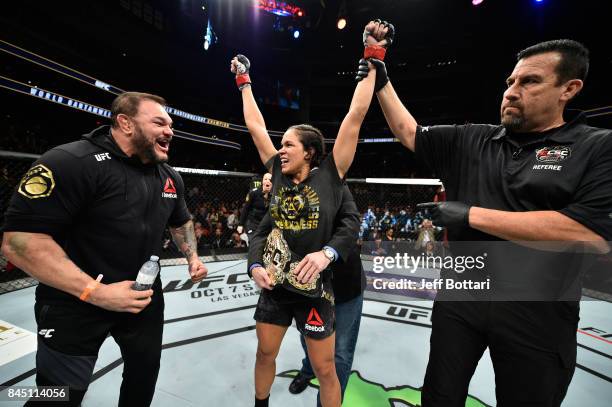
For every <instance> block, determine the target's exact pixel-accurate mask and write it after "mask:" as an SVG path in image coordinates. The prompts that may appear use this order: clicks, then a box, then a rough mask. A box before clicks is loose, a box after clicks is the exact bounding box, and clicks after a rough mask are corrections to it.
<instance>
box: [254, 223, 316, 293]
mask: <svg viewBox="0 0 612 407" xmlns="http://www.w3.org/2000/svg"><path fill="white" fill-rule="evenodd" d="M302 258H303V257H301V256H299V255H297V254H295V253H293V252H292V251H291V249H289V245H288V244H287V241H286V240H285V238H284V237H283V232H282V231H281V230H280V229H278V228H274V229H272V231H271V232H270V234H269V235H268V238H267V239H266V245H265V247H264V253H263V264H264V267H265V269H266V272H267V273H268V276H269V277H270V279H271V280H272V284H273V285H274V286H275V287H277V286H282V287H284V288H285V289H287V290H289V291H293V292H294V293H298V294H301V295H304V296H306V297H311V298H318V297H321V295H322V294H323V284H322V281H321V276H320V275H317V277H316V279H315V280H314V281H313V282H312V283H306V284H303V283H301V282H299V281H298V279H297V276H296V275H295V274H293V270H295V268H296V267H297V265H298V264H299V263H300V261H301V260H302Z"/></svg>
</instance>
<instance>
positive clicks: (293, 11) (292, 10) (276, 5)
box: [255, 0, 306, 17]
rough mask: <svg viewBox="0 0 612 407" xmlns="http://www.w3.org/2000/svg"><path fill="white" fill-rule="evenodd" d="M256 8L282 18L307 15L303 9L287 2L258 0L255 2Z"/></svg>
mask: <svg viewBox="0 0 612 407" xmlns="http://www.w3.org/2000/svg"><path fill="white" fill-rule="evenodd" d="M255 7H256V8H258V9H260V10H263V11H265V12H267V13H271V14H275V15H277V16H281V17H289V16H293V17H304V15H305V14H306V12H305V11H304V9H303V8H300V7H298V6H296V5H294V4H291V3H289V2H286V1H276V0H257V1H256V2H255Z"/></svg>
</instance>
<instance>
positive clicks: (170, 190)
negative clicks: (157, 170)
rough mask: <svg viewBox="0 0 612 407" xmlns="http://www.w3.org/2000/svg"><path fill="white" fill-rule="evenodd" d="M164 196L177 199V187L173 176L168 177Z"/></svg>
mask: <svg viewBox="0 0 612 407" xmlns="http://www.w3.org/2000/svg"><path fill="white" fill-rule="evenodd" d="M162 198H172V199H176V188H175V187H174V181H172V178H170V177H168V178H166V183H165V184H164V192H162Z"/></svg>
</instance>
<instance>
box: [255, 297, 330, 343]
mask: <svg viewBox="0 0 612 407" xmlns="http://www.w3.org/2000/svg"><path fill="white" fill-rule="evenodd" d="M281 290H282V291H284V292H281ZM325 292H326V293H329V294H327V295H326V296H324V297H321V298H308V297H304V296H300V295H299V294H293V293H289V292H288V291H287V290H285V289H283V288H282V287H278V288H276V289H274V290H272V291H270V290H266V289H262V290H261V294H260V295H259V301H258V302H257V308H256V309H255V315H254V317H253V318H255V321H257V322H265V323H268V324H274V325H280V326H290V325H291V321H292V320H293V318H295V323H296V325H297V329H298V331H300V333H301V334H302V335H304V336H307V337H309V338H313V339H323V338H327V337H328V336H330V335H331V334H333V333H334V330H335V329H336V313H335V307H334V304H333V291H332V290H331V289H327V288H326V289H325Z"/></svg>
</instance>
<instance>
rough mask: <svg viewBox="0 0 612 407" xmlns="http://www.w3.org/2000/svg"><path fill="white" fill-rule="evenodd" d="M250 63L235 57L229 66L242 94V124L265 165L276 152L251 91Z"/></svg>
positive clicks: (241, 57)
mask: <svg viewBox="0 0 612 407" xmlns="http://www.w3.org/2000/svg"><path fill="white" fill-rule="evenodd" d="M250 67H251V63H250V61H249V60H248V58H247V57H245V56H244V55H236V56H235V57H234V58H233V59H232V61H231V65H230V69H231V71H232V72H233V73H235V74H236V84H237V85H238V89H240V92H241V93H242V111H243V113H244V122H245V124H246V126H247V128H248V129H249V133H251V137H252V138H253V142H254V143H255V147H257V151H258V152H259V158H260V159H261V162H262V163H263V164H264V165H266V164H267V163H268V161H269V160H270V159H271V158H272V157H274V156H275V155H276V154H277V153H278V151H277V150H276V148H275V147H274V144H273V143H272V140H271V139H270V135H269V134H268V130H267V129H266V122H265V121H264V118H263V115H262V114H261V112H260V111H259V107H258V106H257V102H256V101H255V97H254V96H253V90H252V89H251V79H250V77H249V69H250Z"/></svg>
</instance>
